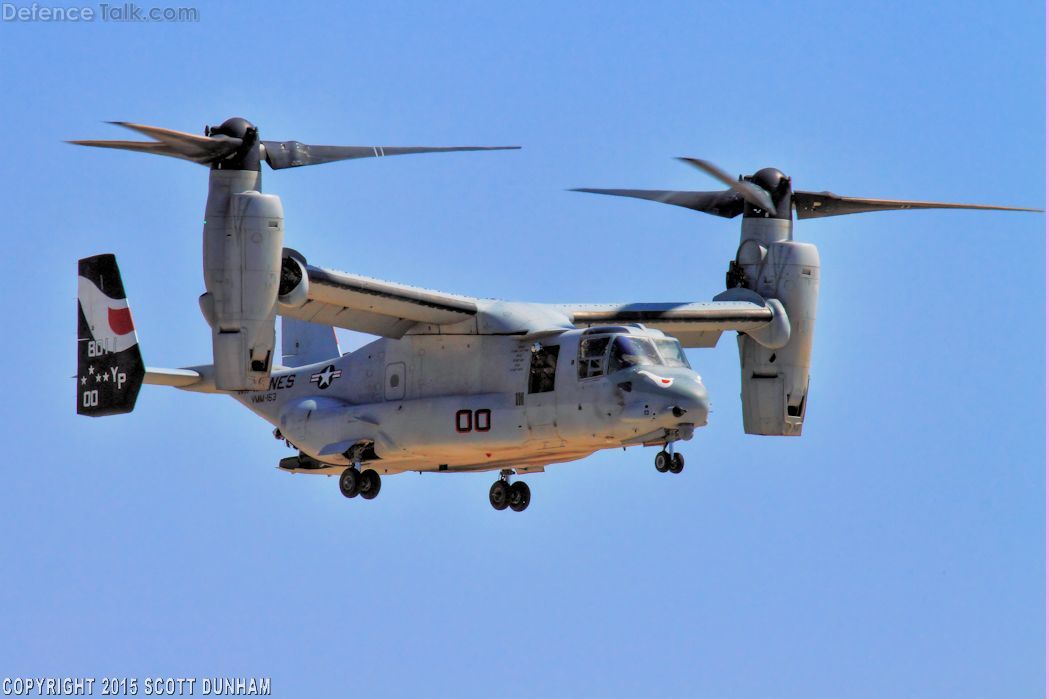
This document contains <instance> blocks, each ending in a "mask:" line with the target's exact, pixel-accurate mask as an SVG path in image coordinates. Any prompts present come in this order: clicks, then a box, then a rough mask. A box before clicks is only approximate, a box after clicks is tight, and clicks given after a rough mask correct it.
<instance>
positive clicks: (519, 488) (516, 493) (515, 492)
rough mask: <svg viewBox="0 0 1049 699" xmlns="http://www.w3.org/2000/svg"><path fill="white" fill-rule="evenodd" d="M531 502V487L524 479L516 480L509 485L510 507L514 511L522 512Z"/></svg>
mask: <svg viewBox="0 0 1049 699" xmlns="http://www.w3.org/2000/svg"><path fill="white" fill-rule="evenodd" d="M530 502H532V489H531V488H529V487H528V484H527V483H525V482H524V481H517V482H516V483H514V484H513V485H512V486H510V509H511V510H513V511H514V512H524V511H525V510H527V509H528V503H530Z"/></svg>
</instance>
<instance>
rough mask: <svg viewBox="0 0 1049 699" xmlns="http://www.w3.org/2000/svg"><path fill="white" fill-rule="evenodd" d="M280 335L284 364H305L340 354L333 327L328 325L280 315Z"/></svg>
mask: <svg viewBox="0 0 1049 699" xmlns="http://www.w3.org/2000/svg"><path fill="white" fill-rule="evenodd" d="M280 336H281V354H283V356H284V361H283V364H284V366H289V367H299V366H306V365H307V364H315V363H317V362H323V361H324V360H325V359H333V358H335V357H339V356H341V355H342V353H341V352H340V351H339V340H338V338H337V337H336V336H335V328H333V327H331V326H330V325H319V324H317V323H311V322H309V321H306V320H299V319H297V318H289V317H287V316H282V317H281V326H280Z"/></svg>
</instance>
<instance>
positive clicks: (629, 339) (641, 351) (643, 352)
mask: <svg viewBox="0 0 1049 699" xmlns="http://www.w3.org/2000/svg"><path fill="white" fill-rule="evenodd" d="M662 363H663V360H662V359H661V358H660V356H659V352H657V351H656V347H655V345H653V344H652V341H651V340H649V339H648V338H645V337H633V336H630V335H617V336H616V337H615V339H614V340H613V341H612V355H611V357H609V362H608V372H609V373H612V372H613V371H619V370H620V369H626V368H627V367H632V366H651V365H658V364H662Z"/></svg>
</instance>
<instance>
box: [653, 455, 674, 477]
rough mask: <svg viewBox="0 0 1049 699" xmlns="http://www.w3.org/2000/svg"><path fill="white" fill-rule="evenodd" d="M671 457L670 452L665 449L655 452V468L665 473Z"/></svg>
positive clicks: (669, 465)
mask: <svg viewBox="0 0 1049 699" xmlns="http://www.w3.org/2000/svg"><path fill="white" fill-rule="evenodd" d="M671 462H672V459H671V457H670V454H669V453H668V452H666V451H661V452H659V453H658V454H656V470H657V471H659V472H660V473H666V472H667V471H669V470H670V467H671Z"/></svg>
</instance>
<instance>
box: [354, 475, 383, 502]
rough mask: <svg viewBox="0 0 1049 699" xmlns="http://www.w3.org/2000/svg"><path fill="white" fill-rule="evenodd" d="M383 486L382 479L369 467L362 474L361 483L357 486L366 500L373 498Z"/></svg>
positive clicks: (359, 492)
mask: <svg viewBox="0 0 1049 699" xmlns="http://www.w3.org/2000/svg"><path fill="white" fill-rule="evenodd" d="M380 488H382V479H381V478H379V474H378V473H377V472H376V471H374V470H373V469H370V468H369V469H368V470H367V471H365V472H364V473H362V474H361V477H360V485H358V487H357V491H358V494H359V495H360V496H361V497H362V498H364V499H365V500H373V499H374V498H375V496H376V495H378V494H379V489H380Z"/></svg>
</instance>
